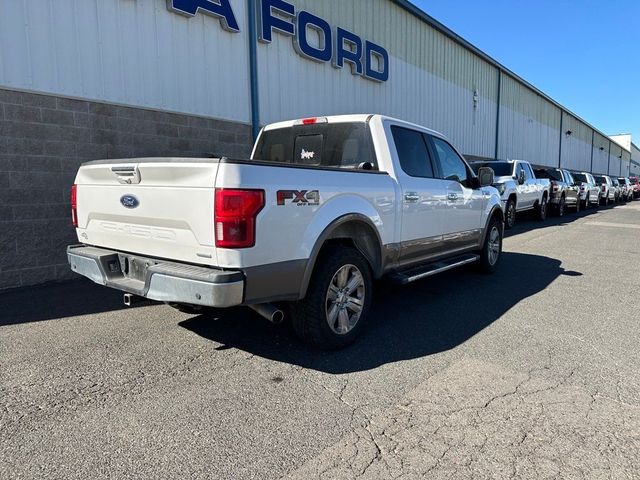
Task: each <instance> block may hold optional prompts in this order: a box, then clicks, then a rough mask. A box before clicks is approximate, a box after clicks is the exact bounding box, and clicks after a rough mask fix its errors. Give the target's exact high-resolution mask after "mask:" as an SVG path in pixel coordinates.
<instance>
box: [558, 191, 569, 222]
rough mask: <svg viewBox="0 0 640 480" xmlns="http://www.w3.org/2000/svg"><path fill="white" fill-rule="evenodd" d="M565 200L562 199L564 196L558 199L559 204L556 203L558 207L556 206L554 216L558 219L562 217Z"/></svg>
mask: <svg viewBox="0 0 640 480" xmlns="http://www.w3.org/2000/svg"><path fill="white" fill-rule="evenodd" d="M566 202H567V201H566V199H565V198H564V195H563V196H562V197H560V202H558V205H557V206H556V215H557V216H558V217H564V209H565V207H566Z"/></svg>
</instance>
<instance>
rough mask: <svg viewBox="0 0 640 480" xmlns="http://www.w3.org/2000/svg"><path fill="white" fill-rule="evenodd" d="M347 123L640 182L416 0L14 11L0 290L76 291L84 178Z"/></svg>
mask: <svg viewBox="0 0 640 480" xmlns="http://www.w3.org/2000/svg"><path fill="white" fill-rule="evenodd" d="M614 108H615V107H614V106H612V112H611V115H615V111H614ZM342 113H381V114H386V115H391V116H395V117H398V118H401V119H404V120H408V121H411V122H415V123H418V124H421V125H425V126H428V127H430V128H433V129H435V130H438V131H440V132H442V133H444V134H445V135H447V136H448V137H449V138H450V139H451V140H452V142H453V143H454V144H455V145H456V146H457V147H459V149H460V150H461V151H462V152H463V153H464V154H466V155H467V156H468V157H470V158H483V159H494V158H498V159H523V160H528V161H530V162H532V163H534V164H537V165H548V166H562V167H566V168H569V169H572V170H580V171H591V172H594V173H601V174H604V173H608V174H611V175H615V176H618V175H628V174H629V173H630V172H631V173H638V172H640V156H639V155H640V151H638V148H637V147H636V146H635V145H634V144H633V143H632V142H631V139H629V142H628V146H625V145H626V143H625V142H624V141H622V142H620V141H619V140H615V141H614V140H612V139H611V138H609V137H608V136H607V135H606V134H604V133H603V132H601V131H599V130H598V129H597V127H596V126H594V125H592V124H590V123H588V122H587V121H586V120H584V119H582V118H580V117H579V116H577V115H575V114H574V113H572V112H570V111H569V110H568V109H567V108H565V107H563V106H562V105H560V104H559V103H558V102H556V101H554V100H553V99H552V98H550V97H548V96H547V95H545V94H544V93H543V92H541V91H539V90H538V89H536V88H535V87H534V86H532V85H531V84H529V83H528V82H526V81H525V80H523V79H522V78H520V77H518V76H517V75H516V74H515V73H514V72H511V71H510V70H509V69H508V68H507V67H506V66H503V65H501V64H499V63H498V62H496V61H495V60H493V59H492V58H491V57H490V56H488V55H487V54H485V53H484V52H482V51H480V50H478V49H477V48H476V47H474V46H473V45H471V44H470V43H468V42H467V41H465V40H464V39H462V38H461V37H459V36H458V35H456V34H455V33H454V32H452V31H451V30H449V29H447V28H446V27H445V26H443V25H442V24H440V23H438V22H437V21H435V20H434V19H433V18H431V17H429V16H428V15H427V14H425V13H424V12H422V11H421V10H419V9H418V8H416V7H415V6H413V5H412V4H411V3H409V2H408V1H406V0H367V1H362V0H323V1H317V0H315V1H312V0H286V1H285V0H82V1H77V0H55V1H54V0H50V1H44V0H43V1H33V0H4V1H3V2H2V15H0V186H1V187H2V188H1V189H0V245H1V247H2V255H1V257H0V289H4V288H10V287H16V286H21V285H33V284H38V283H42V282H47V281H54V280H61V279H66V278H71V274H70V271H69V268H68V266H67V263H66V254H65V247H66V246H67V245H68V244H70V243H73V242H74V241H75V233H74V231H73V229H72V227H71V222H70V209H69V205H68V204H69V188H70V186H71V184H72V183H73V178H74V175H75V171H76V170H77V168H78V166H79V165H80V164H81V163H82V162H85V161H88V160H94V159H99V158H130V157H148V156H181V157H184V156H198V157H201V156H211V155H215V156H230V157H238V156H246V155H248V154H249V152H250V148H251V143H252V141H253V138H254V136H255V135H256V133H257V132H258V131H259V128H260V127H261V126H262V125H264V124H267V123H270V122H275V121H279V120H284V119H293V118H303V117H309V116H322V115H332V114H342Z"/></svg>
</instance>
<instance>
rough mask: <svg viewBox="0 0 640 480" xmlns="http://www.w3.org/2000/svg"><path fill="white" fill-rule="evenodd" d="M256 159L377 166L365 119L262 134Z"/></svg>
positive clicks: (339, 166) (313, 163)
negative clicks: (363, 120)
mask: <svg viewBox="0 0 640 480" xmlns="http://www.w3.org/2000/svg"><path fill="white" fill-rule="evenodd" d="M254 159H255V160H263V161H267V162H276V163H286V164H294V165H305V166H312V167H327V168H344V169H357V168H361V167H362V165H363V164H365V163H369V164H370V165H371V166H372V167H373V169H374V170H377V169H378V165H377V162H376V159H375V155H374V153H373V145H372V142H371V134H370V133H369V128H368V126H367V124H366V123H364V122H351V123H346V122H345V123H320V124H312V125H295V126H293V127H288V128H279V129H275V130H268V131H265V132H263V133H262V135H261V137H260V140H259V142H258V146H257V148H256V152H255V155H254Z"/></svg>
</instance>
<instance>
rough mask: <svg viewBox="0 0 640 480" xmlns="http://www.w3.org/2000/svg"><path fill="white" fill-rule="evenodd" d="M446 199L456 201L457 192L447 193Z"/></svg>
mask: <svg viewBox="0 0 640 480" xmlns="http://www.w3.org/2000/svg"><path fill="white" fill-rule="evenodd" d="M447 199H448V200H449V201H450V202H455V201H457V200H458V194H457V193H449V194H448V195H447Z"/></svg>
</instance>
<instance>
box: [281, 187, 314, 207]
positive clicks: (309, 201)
mask: <svg viewBox="0 0 640 480" xmlns="http://www.w3.org/2000/svg"><path fill="white" fill-rule="evenodd" d="M277 197H278V205H280V206H282V205H286V204H287V200H291V202H290V203H293V204H295V205H298V206H299V207H302V206H310V205H320V192H319V191H318V190H311V191H309V190H278V193H277Z"/></svg>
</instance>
